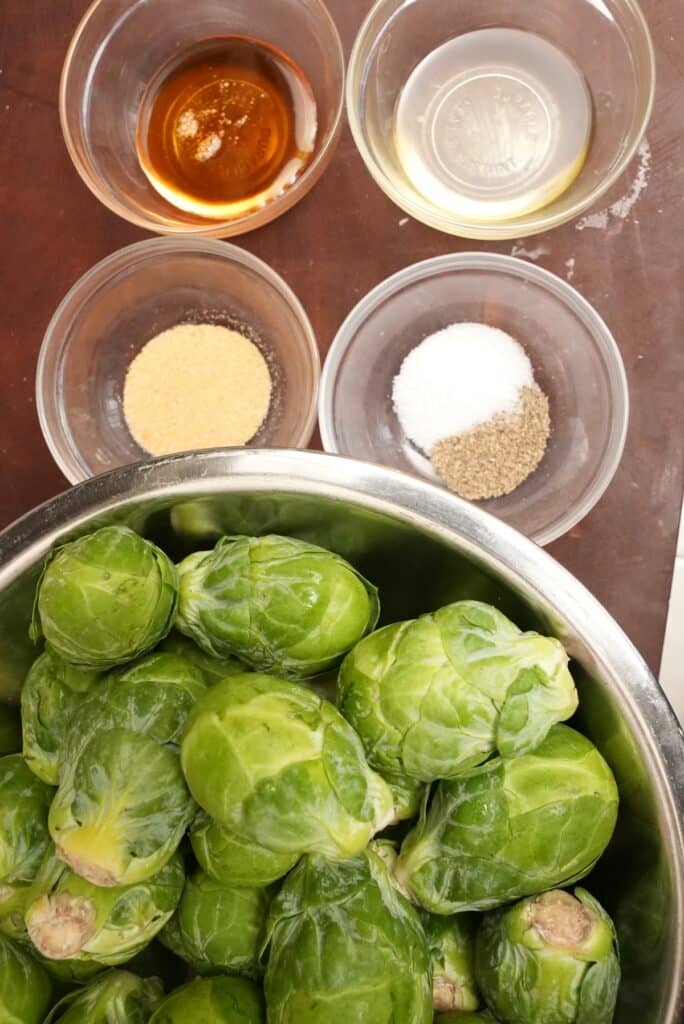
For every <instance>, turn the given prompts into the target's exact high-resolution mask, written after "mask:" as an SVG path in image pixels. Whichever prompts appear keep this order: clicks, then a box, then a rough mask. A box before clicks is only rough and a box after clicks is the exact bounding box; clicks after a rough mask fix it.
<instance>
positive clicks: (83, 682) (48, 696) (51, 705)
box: [21, 651, 100, 786]
mask: <svg viewBox="0 0 684 1024" xmlns="http://www.w3.org/2000/svg"><path fill="white" fill-rule="evenodd" d="M99 679H100V675H99V673H97V672H93V671H90V670H87V669H79V668H76V667H75V666H73V665H69V663H68V662H66V661H62V659H61V658H59V657H57V655H56V654H54V653H52V652H51V651H46V653H45V654H41V656H40V657H39V658H38V660H37V661H35V662H34V663H33V665H32V667H31V670H30V672H29V674H28V676H27V677H26V682H25V683H24V688H23V690H22V691H21V718H22V732H23V754H24V760H25V761H26V764H27V765H28V766H29V768H30V769H31V771H32V772H33V773H34V774H35V775H37V776H38V778H39V779H42V780H43V782H47V783H48V785H50V786H56V785H57V783H58V781H59V756H58V755H59V749H60V747H61V745H62V743H63V742H64V739H65V737H66V735H67V729H68V726H69V723H70V721H71V716H72V715H73V713H74V711H75V709H76V708H77V707H78V706H79V705H80V704H82V703H83V701H84V699H85V697H86V696H87V694H88V692H89V691H90V690H91V688H92V687H93V685H94V684H95V683H96V682H97V681H98V680H99Z"/></svg>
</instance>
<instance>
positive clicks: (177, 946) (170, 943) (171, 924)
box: [157, 914, 217, 981]
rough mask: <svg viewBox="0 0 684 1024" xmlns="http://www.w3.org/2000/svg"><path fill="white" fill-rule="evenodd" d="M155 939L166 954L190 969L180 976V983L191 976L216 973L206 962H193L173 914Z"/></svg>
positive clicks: (175, 915) (176, 917)
mask: <svg viewBox="0 0 684 1024" xmlns="http://www.w3.org/2000/svg"><path fill="white" fill-rule="evenodd" d="M157 938H158V940H159V942H161V944H162V946H163V947H164V949H166V951H167V952H168V953H172V954H173V955H174V957H176V959H178V960H182V961H183V963H184V966H185V967H186V968H188V967H189V968H190V972H188V971H187V970H186V971H185V972H184V974H183V975H181V978H180V980H181V981H183V980H189V978H190V977H191V976H193V975H196V974H199V976H200V977H203V976H204V975H212V974H216V973H217V972H216V971H215V970H214V968H213V967H212V966H211V965H210V964H208V963H206V961H204V960H193V958H192V956H191V955H190V953H189V952H188V950H187V949H186V948H185V943H184V942H183V936H182V934H181V930H180V924H179V923H178V915H177V914H174V915H173V917H172V918H171V920H170V921H167V923H166V924H165V925H164V927H163V928H162V930H161V931H160V932H159V935H158V936H157Z"/></svg>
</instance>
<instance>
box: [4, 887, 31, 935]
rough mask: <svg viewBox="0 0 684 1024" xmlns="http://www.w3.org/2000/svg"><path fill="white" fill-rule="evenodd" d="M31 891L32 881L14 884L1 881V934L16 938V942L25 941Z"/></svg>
mask: <svg viewBox="0 0 684 1024" xmlns="http://www.w3.org/2000/svg"><path fill="white" fill-rule="evenodd" d="M30 892H31V883H30V882H17V883H15V884H13V885H7V884H6V883H4V882H2V883H0V935H5V936H6V937H7V938H8V939H14V941H15V942H23V941H25V939H26V925H25V924H24V913H25V912H26V901H27V899H28V896H29V893H30Z"/></svg>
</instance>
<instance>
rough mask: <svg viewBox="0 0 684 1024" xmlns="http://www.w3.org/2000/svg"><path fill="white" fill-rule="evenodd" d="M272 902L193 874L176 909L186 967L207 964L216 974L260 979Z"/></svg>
mask: <svg viewBox="0 0 684 1024" xmlns="http://www.w3.org/2000/svg"><path fill="white" fill-rule="evenodd" d="M270 902H271V899H270V894H269V892H268V891H267V890H266V889H237V888H234V887H229V886H226V885H223V884H222V883H221V882H217V881H215V880H214V879H213V878H210V877H209V876H208V875H206V874H205V873H204V872H203V871H198V872H196V873H195V874H194V875H192V876H191V877H190V878H189V879H188V880H187V882H186V885H185V889H184V890H183V896H182V898H181V902H180V905H179V907H178V924H179V929H180V935H181V940H182V948H183V949H185V950H186V951H187V953H188V954H189V957H190V962H195V963H203V964H206V965H207V966H208V967H209V968H213V969H214V973H217V974H219V973H226V974H243V975H245V976H246V977H251V978H256V977H258V976H259V974H260V973H261V969H260V964H259V951H260V948H261V942H262V938H263V932H264V927H265V924H266V914H267V912H268V908H269V904H270Z"/></svg>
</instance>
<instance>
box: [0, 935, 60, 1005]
mask: <svg viewBox="0 0 684 1024" xmlns="http://www.w3.org/2000/svg"><path fill="white" fill-rule="evenodd" d="M51 996H52V983H51V981H50V978H49V977H48V975H47V974H46V972H45V971H44V970H43V968H42V967H41V966H40V964H38V963H36V961H35V960H34V959H33V958H32V957H31V956H29V954H28V953H27V952H26V951H25V950H23V949H22V948H21V947H20V946H17V945H15V944H14V943H13V942H10V941H9V939H6V938H4V937H3V936H2V935H0V1021H2V1024H42V1020H43V1018H44V1016H45V1014H46V1013H47V1010H48V1007H49V1006H50V999H51Z"/></svg>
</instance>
